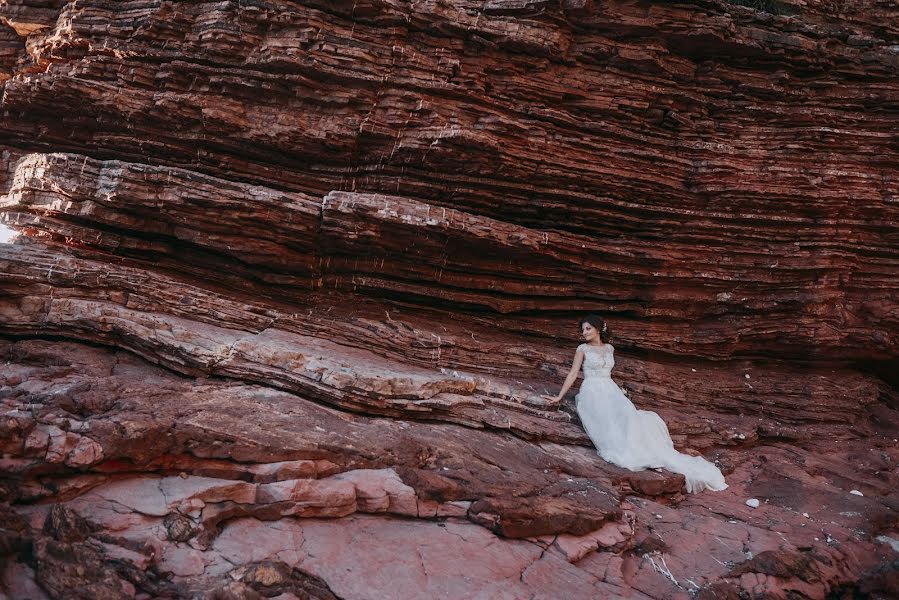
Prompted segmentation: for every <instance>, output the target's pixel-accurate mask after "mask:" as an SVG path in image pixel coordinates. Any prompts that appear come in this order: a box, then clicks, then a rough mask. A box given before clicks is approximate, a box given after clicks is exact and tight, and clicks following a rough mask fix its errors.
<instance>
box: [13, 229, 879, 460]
mask: <svg viewBox="0 0 899 600" xmlns="http://www.w3.org/2000/svg"><path fill="white" fill-rule="evenodd" d="M0 267H2V270H3V272H4V273H5V276H4V279H3V280H2V281H0V289H2V290H3V291H4V295H3V299H2V300H0V315H2V320H0V331H2V332H4V333H7V334H15V335H52V336H63V337H66V338H70V339H79V340H83V341H89V342H99V343H103V344H108V345H112V346H117V347H122V348H127V349H129V350H131V351H133V352H136V353H137V354H140V355H141V356H144V357H146V358H148V359H149V360H151V361H153V362H157V363H159V364H163V365H165V366H167V367H169V368H172V369H175V370H177V371H179V372H182V373H184V374H188V375H217V376H224V377H229V378H234V379H238V380H242V381H253V382H258V383H262V384H264V385H268V386H272V387H275V388H278V389H284V390H290V391H293V392H296V393H299V394H302V395H303V396H306V397H309V398H313V399H315V400H317V401H320V402H325V403H328V404H331V405H334V406H341V407H344V408H347V409H351V410H354V411H361V412H370V413H374V414H381V415H393V416H404V417H411V418H425V419H433V418H436V419H445V420H450V421H453V422H458V423H461V424H466V425H469V426H474V427H484V426H487V427H491V428H500V429H506V430H511V431H514V432H516V433H518V434H519V435H522V436H525V437H530V438H545V439H554V440H559V441H575V440H578V441H582V442H583V441H585V440H586V438H585V436H584V434H583V432H582V431H581V430H580V429H579V428H578V427H577V426H576V425H574V424H572V423H569V422H568V420H569V415H566V414H565V413H561V412H555V411H548V410H546V407H545V405H543V404H542V401H541V400H540V399H539V397H538V395H539V394H540V393H546V392H549V391H550V390H553V389H555V386H556V385H558V383H557V382H558V381H559V379H561V375H562V373H563V370H564V368H565V364H564V363H562V364H559V361H563V360H565V359H566V358H567V356H569V355H568V353H567V352H566V353H565V354H561V355H559V354H556V353H554V352H552V351H550V350H548V349H545V348H540V347H533V346H532V347H528V346H527V345H524V344H522V343H521V342H518V343H515V344H509V343H504V340H501V339H500V340H496V339H495V337H494V338H491V331H490V329H489V328H486V329H485V328H474V327H473V326H472V325H469V324H465V325H464V327H465V328H461V327H458V326H456V327H453V329H452V330H449V331H448V330H447V329H446V328H443V327H435V323H434V322H433V321H431V322H429V321H427V320H425V319H422V318H421V317H420V316H416V315H414V313H413V314H412V315H411V318H410V319H409V320H408V321H407V320H406V317H405V316H404V315H401V314H395V316H394V317H390V318H389V319H388V322H387V323H385V322H384V320H383V317H382V315H383V311H384V308H383V307H380V309H379V308H378V307H377V306H369V307H368V308H367V311H368V314H366V313H365V312H363V308H362V307H360V305H358V304H356V303H352V302H350V303H349V308H350V309H351V310H347V309H346V308H344V309H340V308H338V309H337V310H333V311H332V308H333V304H332V301H333V297H328V296H325V297H323V298H321V299H320V302H321V303H320V304H313V305H309V306H308V307H305V308H304V310H302V312H287V311H286V310H284V307H282V306H279V305H277V304H270V303H266V302H264V301H263V300H261V299H246V298H241V299H238V298H235V297H232V296H227V295H222V293H221V291H219V290H215V289H209V288H204V287H201V286H198V285H195V284H191V283H188V282H186V281H183V280H180V279H178V278H174V277H169V276H164V275H161V274H154V273H150V272H148V271H145V270H143V269H139V268H133V267H129V266H126V265H117V264H115V263H112V262H98V261H91V260H87V259H83V258H77V257H75V256H71V255H68V254H65V253H59V252H56V251H54V250H52V249H47V248H43V247H41V246H40V245H38V244H26V245H4V246H0ZM387 316H388V317H389V312H388V315H387ZM479 363H480V364H479ZM691 364H695V365H696V366H695V367H694V366H690V365H691ZM413 365H414V366H413ZM539 373H550V374H551V375H549V376H544V377H542V378H538V374H539ZM616 378H617V379H618V380H619V381H621V382H622V385H623V386H624V387H625V389H628V390H629V391H630V393H631V395H632V396H633V397H634V398H635V401H636V402H638V403H639V404H640V405H642V406H647V407H651V408H653V409H661V410H662V411H663V412H664V413H666V415H667V414H669V411H670V414H671V417H672V419H673V422H672V423H671V430H672V432H673V433H674V434H675V435H685V434H686V435H690V436H691V437H692V438H693V439H692V441H691V443H694V444H708V443H734V442H735V441H738V440H740V439H744V440H745V439H747V436H748V438H749V439H754V438H756V437H757V436H760V435H761V436H763V437H764V436H773V437H784V438H788V439H789V438H793V439H798V438H803V437H806V436H809V435H815V433H814V432H818V433H823V432H825V431H826V432H828V434H829V435H836V436H845V435H851V429H849V428H847V424H849V425H853V424H855V425H857V426H859V427H862V428H864V427H865V418H866V417H865V414H866V413H865V408H866V407H868V406H871V405H873V404H874V403H876V402H877V401H878V400H879V399H880V398H881V397H887V398H889V397H890V391H889V389H888V388H886V386H884V385H883V384H882V383H881V382H880V381H879V380H878V379H876V378H874V377H871V376H866V375H862V374H859V373H857V372H855V371H852V370H848V369H827V370H825V369H804V368H801V367H795V366H790V365H787V364H782V363H777V362H774V361H759V362H749V361H741V362H739V363H737V362H733V363H729V364H724V365H721V364H718V365H710V364H708V363H705V362H699V361H696V362H693V363H690V362H684V363H681V364H664V363H659V362H656V361H645V360H640V359H637V358H634V359H629V358H627V357H626V356H625V357H622V358H621V359H620V365H619V367H618V370H617V374H616ZM703 413H704V414H703ZM744 415H750V416H751V417H750V418H744ZM739 436H743V437H739Z"/></svg>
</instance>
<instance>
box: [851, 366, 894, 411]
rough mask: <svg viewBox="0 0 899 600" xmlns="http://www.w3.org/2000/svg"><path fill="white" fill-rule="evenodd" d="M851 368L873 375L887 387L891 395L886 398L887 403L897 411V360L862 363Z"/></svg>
mask: <svg viewBox="0 0 899 600" xmlns="http://www.w3.org/2000/svg"><path fill="white" fill-rule="evenodd" d="M853 367H854V368H856V369H858V370H859V371H861V372H863V373H870V374H872V375H875V376H877V377H879V378H880V379H882V380H883V381H884V382H885V383H886V384H887V385H889V386H890V391H891V393H890V394H888V395H887V396H886V400H887V403H889V404H890V405H891V406H892V407H893V408H896V409H899V358H893V359H888V360H869V361H863V362H859V363H856V364H855V365H853Z"/></svg>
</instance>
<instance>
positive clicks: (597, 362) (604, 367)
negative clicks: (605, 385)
mask: <svg viewBox="0 0 899 600" xmlns="http://www.w3.org/2000/svg"><path fill="white" fill-rule="evenodd" d="M578 350H581V351H583V353H584V378H585V379H586V378H587V377H611V376H612V367H614V366H615V352H614V349H613V348H612V345H611V344H603V345H602V346H599V347H597V346H591V345H590V344H581V345H580V346H578Z"/></svg>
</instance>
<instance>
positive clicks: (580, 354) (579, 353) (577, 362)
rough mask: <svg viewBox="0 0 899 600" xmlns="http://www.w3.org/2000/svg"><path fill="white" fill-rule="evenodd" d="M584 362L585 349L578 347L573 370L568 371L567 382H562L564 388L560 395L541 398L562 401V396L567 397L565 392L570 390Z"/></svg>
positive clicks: (572, 366) (572, 365)
mask: <svg viewBox="0 0 899 600" xmlns="http://www.w3.org/2000/svg"><path fill="white" fill-rule="evenodd" d="M583 362H584V351H583V350H581V349H580V348H578V351H577V352H575V353H574V361H573V362H572V363H571V370H570V371H568V377H566V378H565V383H563V384H562V390H561V391H560V392H559V395H558V396H555V397H553V396H550V395H549V394H546V395H543V396H541V398H543V399H545V400H549V401H550V402H561V401H562V398H564V397H565V394H566V393H567V392H568V389H569V388H570V387H571V386H572V385H573V384H574V382H575V380H577V374H578V371H580V370H581V364H582V363H583Z"/></svg>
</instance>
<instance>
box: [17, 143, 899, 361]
mask: <svg viewBox="0 0 899 600" xmlns="http://www.w3.org/2000/svg"><path fill="white" fill-rule="evenodd" d="M6 164H7V166H8V172H7V175H6V185H5V186H4V188H5V189H4V192H5V193H4V196H3V199H2V200H0V209H3V210H6V211H14V213H13V214H11V215H7V221H8V222H11V223H14V224H16V225H17V226H18V227H27V228H28V229H29V230H30V231H32V232H33V233H34V234H38V233H42V234H47V235H49V236H51V239H55V240H58V241H66V242H68V243H70V244H75V245H78V246H81V247H85V246H86V247H90V248H95V249H98V250H101V251H103V252H105V253H108V254H112V255H114V256H122V257H131V258H134V259H136V260H140V261H142V264H145V265H151V264H152V265H154V266H155V267H157V268H158V267H160V266H163V267H165V268H168V269H170V270H178V271H181V272H182V273H185V274H187V275H190V276H192V277H195V278H197V279H199V280H210V281H216V282H218V283H219V284H225V285H229V286H236V287H241V288H243V289H244V290H245V291H246V292H247V293H258V294H264V295H267V296H269V297H274V298H278V299H280V300H284V301H288V302H290V301H293V302H295V301H296V300H297V299H298V298H303V297H304V296H306V295H308V294H309V293H310V292H315V291H319V290H328V291H332V292H334V293H339V292H344V293H354V294H359V295H364V296H372V297H381V298H384V297H386V298H388V299H395V300H399V299H401V300H402V301H403V302H405V303H409V302H411V303H417V304H420V305H425V306H427V305H436V306H438V307H443V309H444V310H450V309H451V310H452V311H455V312H462V313H466V312H467V313H469V314H472V315H473V316H474V315H479V314H482V313H483V311H485V310H487V311H490V312H492V313H493V314H497V315H510V317H509V318H507V319H506V320H507V321H512V322H514V318H515V317H518V318H519V319H520V318H521V317H520V315H528V314H541V313H542V314H545V315H547V316H546V317H545V320H546V321H547V324H546V325H544V326H543V329H544V333H545V334H546V335H554V336H556V337H561V336H564V335H565V329H566V328H570V327H571V325H570V323H568V321H569V320H570V319H571V318H572V317H569V316H567V315H571V314H576V313H578V312H585V311H588V310H590V309H594V310H596V309H598V310H601V311H602V312H604V313H607V314H609V315H612V316H613V318H614V319H615V320H614V321H613V324H614V328H615V331H616V332H617V334H618V336H619V338H620V340H621V343H623V344H624V345H625V346H631V345H632V346H638V347H640V348H642V349H648V350H659V351H665V352H670V353H676V354H683V353H690V354H694V355H698V356H704V357H715V358H721V357H724V356H728V355H737V356H739V355H744V356H746V355H750V356H751V355H759V354H763V355H766V356H771V357H779V358H802V359H806V360H809V359H817V360H825V359H831V360H834V359H843V360H861V359H865V358H886V357H895V356H896V355H897V352H899V350H897V347H899V346H897V344H899V338H897V337H896V336H895V335H894V332H895V331H897V330H899V321H897V315H899V311H897V310H896V298H897V297H899V287H897V286H899V280H897V278H896V277H894V274H895V273H896V272H897V271H899V254H896V252H895V251H894V250H889V249H888V248H882V249H881V250H878V252H879V254H880V257H879V258H877V257H873V256H870V257H865V258H862V256H861V254H860V253H861V252H864V249H863V248H862V247H858V249H857V251H856V252H857V254H855V255H854V256H853V255H850V254H847V253H841V254H840V258H838V259H837V258H836V256H837V255H832V254H827V253H825V254H821V253H819V252H818V251H817V250H816V249H815V248H814V247H804V246H803V245H802V244H799V243H796V244H795V245H794V244H789V249H787V248H786V247H782V251H779V250H773V247H769V248H768V249H767V251H766V252H765V253H764V254H756V253H753V252H751V251H748V250H747V251H745V252H743V251H736V250H734V251H731V252H729V253H728V254H715V253H714V252H712V247H711V246H709V245H705V246H696V245H694V244H678V243H675V242H673V241H672V242H670V243H668V244H666V245H663V246H660V245H656V244H652V245H647V244H646V243H645V242H641V241H637V240H617V241H615V242H614V243H609V242H608V240H607V239H605V238H594V237H591V236H585V235H579V234H572V233H565V232H558V231H552V230H550V229H533V228H528V227H524V226H520V225H515V224H513V223H510V222H507V221H500V220H496V219H492V218H489V217H484V216H479V215H476V214H471V213H466V212H462V211H459V210H455V209H447V208H443V207H440V206H437V205H433V204H428V203H425V202H422V201H419V200H416V199H413V198H407V197H399V196H393V195H382V194H371V193H352V192H331V193H329V194H327V195H326V196H324V197H322V198H317V197H312V196H310V195H308V194H303V193H287V192H280V191H278V190H276V189H273V188H265V187H261V186H258V185H248V184H244V183H237V182H233V181H229V180H225V179H221V178H215V177H209V176H206V175H202V174H200V173H196V172H194V171H186V170H183V169H178V168H168V167H150V166H147V165H142V164H137V163H126V162H121V161H97V160H94V159H91V158H89V157H87V156H80V155H71V154H52V155H46V154H29V155H25V156H21V157H18V156H16V155H14V154H9V155H7V161H6ZM897 217H899V213H897ZM883 218H884V219H888V218H889V217H888V215H887V214H884V215H883ZM885 222H886V221H884V222H882V223H881V225H883V224H884V223H885ZM895 222H897V223H899V218H897V219H896V221H895ZM185 255H188V256H190V257H191V260H190V261H185V260H184V258H183V257H184V256H185ZM675 256H676V257H678V258H677V260H682V261H688V262H690V263H691V265H692V266H691V267H689V268H685V267H676V266H675V265H674V263H673V262H672V258H673V257H675ZM709 259H712V260H713V261H714V262H715V265H711V264H707V261H708V260H709ZM850 272H851V277H850ZM617 314H620V315H621V316H615V315H617ZM556 315H566V316H564V317H563V318H559V317H558V316H556ZM496 322H497V325H498V326H499V327H504V325H505V322H504V320H503V319H501V318H498V319H497V320H496ZM505 327H508V325H505Z"/></svg>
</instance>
